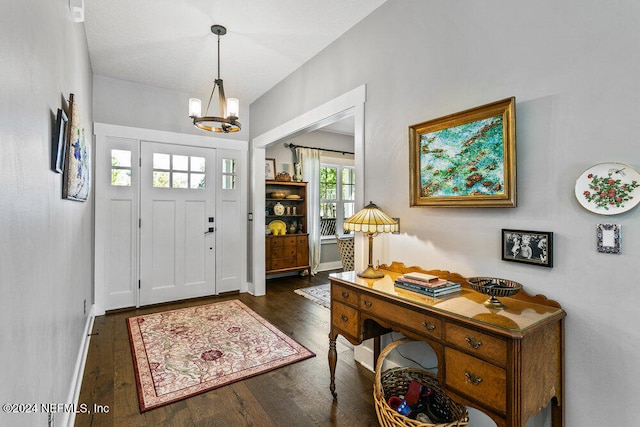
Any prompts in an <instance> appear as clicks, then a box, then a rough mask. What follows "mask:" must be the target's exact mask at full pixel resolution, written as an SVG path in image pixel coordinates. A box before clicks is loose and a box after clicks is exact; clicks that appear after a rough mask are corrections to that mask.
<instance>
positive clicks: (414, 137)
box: [409, 97, 516, 207]
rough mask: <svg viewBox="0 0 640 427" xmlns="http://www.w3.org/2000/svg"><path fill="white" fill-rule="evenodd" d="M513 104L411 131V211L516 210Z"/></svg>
mask: <svg viewBox="0 0 640 427" xmlns="http://www.w3.org/2000/svg"><path fill="white" fill-rule="evenodd" d="M515 104H516V100H515V98H513V97H512V98H507V99H504V100H502V101H496V102H493V103H491V104H487V105H483V106H480V107H476V108H472V109H470V110H465V111H462V112H459V113H455V114H451V115H448V116H445V117H441V118H438V119H434V120H430V121H427V122H424V123H419V124H417V125H413V126H410V127H409V169H410V179H409V181H410V193H411V194H410V204H411V206H431V207H515V206H516V129H515Z"/></svg>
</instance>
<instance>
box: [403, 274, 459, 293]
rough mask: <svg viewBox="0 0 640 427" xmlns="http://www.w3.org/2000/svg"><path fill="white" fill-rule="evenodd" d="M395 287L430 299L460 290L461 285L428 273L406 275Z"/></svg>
mask: <svg viewBox="0 0 640 427" xmlns="http://www.w3.org/2000/svg"><path fill="white" fill-rule="evenodd" d="M394 285H395V286H397V287H398V288H402V289H407V290H409V291H413V292H417V293H419V294H423V295H427V296H430V297H434V298H437V297H440V296H443V295H448V294H451V293H454V292H458V291H459V290H460V283H455V282H451V281H449V280H445V279H441V278H439V277H437V276H433V275H431V274H426V273H406V274H403V275H402V276H400V277H398V278H397V279H396V281H395V283H394Z"/></svg>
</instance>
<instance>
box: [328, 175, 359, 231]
mask: <svg viewBox="0 0 640 427" xmlns="http://www.w3.org/2000/svg"><path fill="white" fill-rule="evenodd" d="M355 176H356V175H355V168H354V167H353V166H344V165H332V164H327V163H322V164H321V165H320V232H321V233H320V234H321V236H322V238H331V237H335V234H336V233H338V234H340V233H343V231H342V223H343V222H344V220H345V218H349V217H350V216H352V215H353V214H354V209H355V188H356V187H355V184H356V181H355Z"/></svg>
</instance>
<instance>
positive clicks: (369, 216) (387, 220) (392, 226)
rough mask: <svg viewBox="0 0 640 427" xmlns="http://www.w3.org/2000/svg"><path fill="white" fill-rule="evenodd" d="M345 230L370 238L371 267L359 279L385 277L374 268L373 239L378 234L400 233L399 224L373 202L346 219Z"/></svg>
mask: <svg viewBox="0 0 640 427" xmlns="http://www.w3.org/2000/svg"><path fill="white" fill-rule="evenodd" d="M343 228H344V230H345V231H362V232H363V233H366V235H367V237H369V266H368V267H367V268H366V269H365V270H363V271H361V272H360V273H358V277H364V278H367V279H379V278H381V277H384V274H382V273H380V272H378V271H376V269H375V268H373V262H372V257H373V238H374V237H375V236H377V235H378V233H392V232H394V231H398V222H397V221H395V220H394V219H393V218H391V217H390V216H388V215H387V214H386V213H384V212H382V211H381V210H380V209H378V207H377V206H376V205H375V204H374V203H373V202H369V204H368V205H367V206H365V207H364V208H363V209H362V210H360V211H359V212H357V213H356V214H355V215H353V216H352V217H350V218H348V219H346V220H345V221H344V224H343Z"/></svg>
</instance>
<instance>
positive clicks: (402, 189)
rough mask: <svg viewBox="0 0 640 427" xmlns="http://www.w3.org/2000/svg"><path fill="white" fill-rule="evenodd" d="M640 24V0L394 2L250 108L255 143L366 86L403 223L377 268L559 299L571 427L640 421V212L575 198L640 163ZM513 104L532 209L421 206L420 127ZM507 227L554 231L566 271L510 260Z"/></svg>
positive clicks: (380, 179)
mask: <svg viewBox="0 0 640 427" xmlns="http://www.w3.org/2000/svg"><path fill="white" fill-rule="evenodd" d="M638 22H640V3H638V2H637V1H635V0H621V1H616V2H610V3H608V4H607V6H606V7H602V3H601V2H599V1H596V0H586V1H585V0H564V1H562V2H558V1H554V0H541V1H537V2H524V1H512V0H485V1H482V2H461V1H436V0H389V1H388V2H387V3H385V4H384V5H382V6H381V7H380V8H379V9H377V10H376V11H374V12H373V13H372V14H371V15H369V16H368V17H367V18H365V20H363V21H362V22H361V23H359V24H358V25H357V26H356V27H354V28H353V29H351V30H350V31H348V32H347V33H345V35H343V37H341V38H340V39H339V40H338V41H336V42H335V43H333V44H332V45H331V46H329V47H328V48H327V49H325V50H324V51H322V52H321V53H320V54H318V55H317V56H316V57H314V58H313V59H312V60H311V61H309V62H308V63H306V64H305V65H303V66H302V67H301V68H300V69H299V70H297V71H296V72H295V73H293V74H292V75H291V76H289V77H288V78H286V79H285V80H283V81H282V82H281V83H279V84H278V85H277V86H276V87H274V88H273V89H272V90H271V91H269V92H268V93H266V94H265V95H264V96H262V97H261V98H260V99H258V100H257V101H256V102H254V103H253V104H252V106H251V116H252V122H251V135H252V136H255V135H260V134H262V133H263V132H265V131H268V130H270V129H272V128H274V127H276V126H277V125H279V124H281V123H283V122H285V121H287V120H289V119H291V118H293V117H296V116H298V115H300V114H302V113H303V112H305V111H307V110H310V109H312V108H314V107H316V106H318V105H320V104H322V103H324V102H326V101H327V100H330V99H332V98H335V97H336V96H339V95H340V94H342V93H345V92H347V91H349V90H351V89H353V88H355V87H357V86H359V85H361V84H366V85H367V103H366V106H365V111H366V116H365V139H366V140H365V146H366V148H365V164H366V166H365V169H366V170H365V175H364V178H365V193H366V194H365V200H375V201H376V203H377V204H378V205H379V206H380V207H381V208H382V209H383V210H385V211H386V212H387V213H389V214H390V215H392V216H395V217H400V219H401V224H402V230H401V231H402V233H401V234H400V235H385V236H381V237H378V238H377V239H376V245H375V250H376V254H374V259H380V261H381V262H389V261H392V260H399V261H403V262H405V263H406V264H407V265H420V266H423V267H425V268H435V267H437V268H443V269H448V270H451V271H457V272H460V273H462V274H464V275H467V276H472V275H487V276H498V277H505V278H508V279H512V280H516V281H518V282H521V283H523V284H524V286H525V288H526V289H527V290H528V291H529V292H531V293H534V294H535V293H543V294H545V295H547V296H548V297H550V298H552V299H555V300H557V301H559V302H560V303H561V304H562V305H563V307H564V308H565V310H566V311H567V313H568V317H567V321H566V341H565V346H566V390H565V396H566V401H565V403H566V411H567V412H566V420H567V425H568V426H591V425H601V424H603V425H624V426H630V425H635V424H636V423H637V416H636V414H635V413H634V411H629V410H628V409H627V408H630V407H633V404H634V403H635V402H636V401H637V396H638V395H639V394H640V382H638V381H637V378H638V377H639V376H640V364H638V363H637V355H638V353H639V352H640V329H639V328H637V327H636V326H635V325H636V323H637V320H638V314H637V313H638V306H639V304H640V292H638V290H637V267H636V266H634V263H635V262H636V260H637V259H638V256H639V255H640V221H639V220H638V215H640V209H639V208H636V209H634V210H632V211H629V212H626V213H624V214H620V215H617V216H613V217H605V216H599V215H596V214H593V213H590V212H588V211H586V210H584V209H582V208H581V207H580V205H579V204H578V203H577V201H576V199H575V197H574V195H573V189H574V184H575V180H576V178H577V177H578V176H579V175H580V174H581V173H582V172H583V171H584V170H585V169H587V168H588V167H590V166H592V165H594V164H597V163H600V162H606V161H621V162H626V163H630V164H631V165H632V166H634V167H635V168H640V160H639V158H640V144H639V143H638V141H636V135H637V134H638V133H639V131H640V121H639V120H638V119H637V117H638V116H639V115H640V103H638V93H640V81H639V80H638V75H640V72H639V71H640V57H639V56H638V55H637V51H638V45H639V44H640V32H639V31H638V30H637V23H638ZM318 82H322V84H318ZM509 96H515V97H516V100H517V107H516V110H517V113H516V116H517V118H516V121H517V152H518V161H517V174H518V207H517V208H515V209H491V208H485V209H481V208H467V209H461V208H459V209H453V208H441V209H434V208H410V207H409V173H408V161H409V154H408V137H407V127H408V126H410V125H412V124H414V123H419V122H422V121H425V120H429V119H433V118H437V117H441V116H443V115H446V114H450V113H454V112H457V111H461V110H464V109H467V108H471V107H474V106H478V105H482V104H485V103H488V102H491V101H495V100H499V99H503V98H506V97H509ZM599 223H616V224H621V225H622V235H623V254H622V255H605V254H600V253H598V252H597V251H596V250H595V228H596V225H597V224H599ZM502 228H515V229H525V230H541V231H552V232H554V233H555V248H554V249H555V267H554V268H552V269H546V268H541V267H536V266H527V265H522V264H516V263H509V262H504V261H501V260H500V230H501V229H502ZM542 421H544V424H545V425H546V424H548V420H542ZM481 424H483V423H482V422H480V421H479V422H478V423H477V424H476V423H475V422H474V424H473V425H474V427H476V426H479V425H481Z"/></svg>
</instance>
